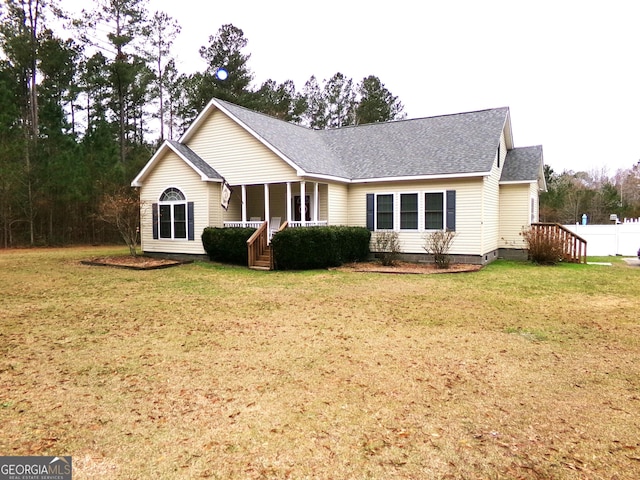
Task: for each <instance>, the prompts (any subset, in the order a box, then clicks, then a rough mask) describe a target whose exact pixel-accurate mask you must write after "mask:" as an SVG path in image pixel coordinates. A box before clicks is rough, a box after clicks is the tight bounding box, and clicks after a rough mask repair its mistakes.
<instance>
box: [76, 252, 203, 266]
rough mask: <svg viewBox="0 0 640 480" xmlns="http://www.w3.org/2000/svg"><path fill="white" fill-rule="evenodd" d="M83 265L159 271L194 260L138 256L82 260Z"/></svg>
mask: <svg viewBox="0 0 640 480" xmlns="http://www.w3.org/2000/svg"><path fill="white" fill-rule="evenodd" d="M80 263H82V264H83V265H93V266H99V267H115V268H128V269H130V270H158V269H160V268H169V267H176V266H178V265H184V264H186V263H193V260H173V259H170V258H156V257H146V256H144V255H138V256H136V257H132V256H130V255H121V256H112V257H98V258H93V259H91V260H82V261H81V262H80Z"/></svg>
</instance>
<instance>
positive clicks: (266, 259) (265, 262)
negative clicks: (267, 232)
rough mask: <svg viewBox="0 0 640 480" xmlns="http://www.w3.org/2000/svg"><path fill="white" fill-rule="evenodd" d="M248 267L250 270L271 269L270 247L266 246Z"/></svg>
mask: <svg viewBox="0 0 640 480" xmlns="http://www.w3.org/2000/svg"><path fill="white" fill-rule="evenodd" d="M249 268H251V269H252V270H271V247H269V246H267V247H266V248H265V250H264V252H262V253H261V254H260V255H258V257H257V258H256V260H255V262H254V263H253V265H251V266H250V267H249Z"/></svg>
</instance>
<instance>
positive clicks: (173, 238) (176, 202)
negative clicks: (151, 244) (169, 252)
mask: <svg viewBox="0 0 640 480" xmlns="http://www.w3.org/2000/svg"><path fill="white" fill-rule="evenodd" d="M171 189H174V190H178V191H179V192H180V193H181V194H182V196H183V197H184V200H160V199H161V198H162V197H163V195H164V193H165V192H166V191H167V190H171ZM188 203H189V200H188V198H187V196H186V195H185V194H184V190H183V189H182V188H180V187H176V186H169V187H167V188H165V189H164V190H163V191H162V193H161V194H160V197H159V198H158V240H163V241H175V242H185V241H188V240H189V206H188ZM163 205H169V206H170V207H171V209H170V213H171V236H170V237H163V236H162V228H161V225H162V215H161V213H160V211H161V207H162V206H163ZM176 205H184V219H185V236H184V238H183V237H180V238H176V232H175V229H176V223H175V208H174V207H175V206H176Z"/></svg>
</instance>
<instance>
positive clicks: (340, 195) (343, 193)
mask: <svg viewBox="0 0 640 480" xmlns="http://www.w3.org/2000/svg"><path fill="white" fill-rule="evenodd" d="M327 202H328V205H327V210H328V211H327V213H326V215H327V216H326V217H325V218H326V219H327V221H328V222H329V225H349V186H347V185H343V184H339V183H329V184H327Z"/></svg>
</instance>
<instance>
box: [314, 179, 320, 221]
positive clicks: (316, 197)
mask: <svg viewBox="0 0 640 480" xmlns="http://www.w3.org/2000/svg"><path fill="white" fill-rule="evenodd" d="M319 190H320V189H319V186H318V182H316V183H314V184H313V221H314V222H316V223H315V224H316V225H317V224H318V219H319V218H320V212H319V210H320V200H319V195H318V192H319Z"/></svg>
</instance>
